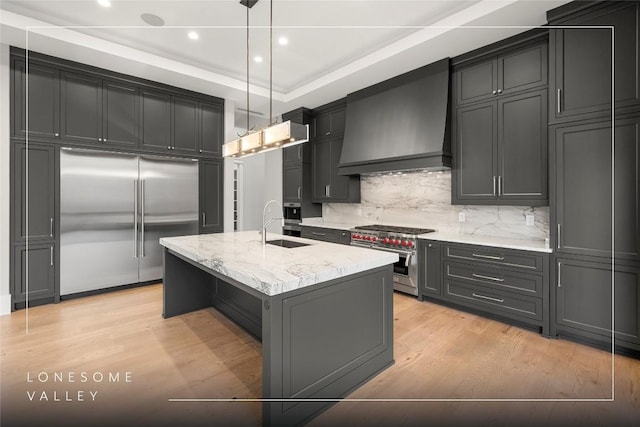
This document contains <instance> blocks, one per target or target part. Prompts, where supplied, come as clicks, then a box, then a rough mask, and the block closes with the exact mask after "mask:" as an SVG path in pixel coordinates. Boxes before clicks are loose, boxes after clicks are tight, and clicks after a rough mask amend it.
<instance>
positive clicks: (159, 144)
mask: <svg viewBox="0 0 640 427" xmlns="http://www.w3.org/2000/svg"><path fill="white" fill-rule="evenodd" d="M141 99H142V105H141V107H142V108H141V114H142V118H141V123H142V128H141V132H142V135H140V137H141V142H142V148H145V149H149V150H153V151H156V152H165V151H168V150H170V149H171V96H170V95H167V94H165V93H160V92H153V91H148V90H143V91H142V94H141Z"/></svg>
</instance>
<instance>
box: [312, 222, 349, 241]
mask: <svg viewBox="0 0 640 427" xmlns="http://www.w3.org/2000/svg"><path fill="white" fill-rule="evenodd" d="M300 237H303V238H305V239H314V240H322V241H323V242H330V243H339V244H341V245H349V244H351V232H350V231H349V230H338V229H336V228H323V227H313V226H308V225H303V226H302V231H301V232H300Z"/></svg>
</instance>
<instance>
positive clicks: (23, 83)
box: [11, 59, 60, 139]
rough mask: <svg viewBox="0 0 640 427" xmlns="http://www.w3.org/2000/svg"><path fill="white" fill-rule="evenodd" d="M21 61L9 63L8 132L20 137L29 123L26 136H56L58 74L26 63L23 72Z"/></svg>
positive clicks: (33, 63)
mask: <svg viewBox="0 0 640 427" xmlns="http://www.w3.org/2000/svg"><path fill="white" fill-rule="evenodd" d="M25 64H26V62H25V61H24V60H23V59H15V60H14V62H13V77H12V78H13V91H12V95H13V102H12V104H13V110H12V114H13V119H12V121H11V123H12V126H13V132H12V134H13V135H14V136H19V137H24V136H26V134H27V126H29V137H30V138H47V139H51V138H55V139H57V138H59V137H60V73H59V72H58V70H55V69H53V68H49V67H46V66H44V65H40V64H38V63H36V62H30V64H29V73H28V75H27V70H26V66H25ZM27 83H28V84H27ZM27 88H28V91H27ZM27 94H28V98H27ZM27 99H28V102H27ZM27 110H28V112H29V120H28V123H27Z"/></svg>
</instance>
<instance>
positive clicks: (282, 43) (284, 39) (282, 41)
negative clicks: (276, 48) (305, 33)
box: [278, 37, 289, 46]
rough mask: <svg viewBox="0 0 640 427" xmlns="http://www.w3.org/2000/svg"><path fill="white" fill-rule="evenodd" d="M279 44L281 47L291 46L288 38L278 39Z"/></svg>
mask: <svg viewBox="0 0 640 427" xmlns="http://www.w3.org/2000/svg"><path fill="white" fill-rule="evenodd" d="M278 43H279V44H280V46H286V45H288V44H289V39H288V38H286V37H280V38H279V39H278Z"/></svg>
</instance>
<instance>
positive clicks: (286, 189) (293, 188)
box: [282, 164, 303, 203]
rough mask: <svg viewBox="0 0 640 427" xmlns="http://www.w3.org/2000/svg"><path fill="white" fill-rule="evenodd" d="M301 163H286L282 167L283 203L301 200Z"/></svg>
mask: <svg viewBox="0 0 640 427" xmlns="http://www.w3.org/2000/svg"><path fill="white" fill-rule="evenodd" d="M302 168H303V165H302V164H297V165H296V164H294V165H288V166H285V167H283V168H282V201H283V203H301V202H302V195H303V193H302V192H303V189H302Z"/></svg>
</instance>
